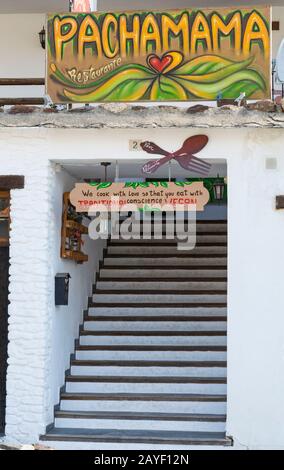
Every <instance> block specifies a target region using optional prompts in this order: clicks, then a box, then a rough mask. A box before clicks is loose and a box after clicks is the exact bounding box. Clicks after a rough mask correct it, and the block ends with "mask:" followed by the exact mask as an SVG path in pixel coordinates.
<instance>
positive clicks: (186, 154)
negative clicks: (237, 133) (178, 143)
mask: <svg viewBox="0 0 284 470" xmlns="http://www.w3.org/2000/svg"><path fill="white" fill-rule="evenodd" d="M208 140H209V139H208V137H207V136H206V135H202V134H199V135H194V136H192V137H189V138H188V139H186V140H185V141H184V143H183V145H182V147H181V148H180V149H179V150H177V151H176V152H174V153H170V152H167V151H166V150H163V149H162V148H161V147H159V146H158V145H156V144H155V143H154V142H149V141H146V142H142V143H141V147H142V149H143V150H144V151H145V152H147V153H151V154H156V155H164V158H160V159H158V160H154V161H149V162H147V163H146V164H145V165H144V166H143V168H142V173H150V174H152V173H154V172H155V171H156V170H157V169H158V168H159V167H160V166H162V165H164V164H165V163H167V162H169V161H170V160H172V159H173V158H174V159H175V160H177V162H178V163H179V164H180V166H181V167H182V168H184V169H186V170H191V171H194V172H196V173H200V174H202V175H207V174H208V173H209V171H210V168H211V165H210V164H209V163H207V162H205V161H203V160H201V159H200V158H198V157H195V156H194V154H195V153H198V152H200V151H201V150H202V149H203V148H204V147H205V146H206V145H207V143H208Z"/></svg>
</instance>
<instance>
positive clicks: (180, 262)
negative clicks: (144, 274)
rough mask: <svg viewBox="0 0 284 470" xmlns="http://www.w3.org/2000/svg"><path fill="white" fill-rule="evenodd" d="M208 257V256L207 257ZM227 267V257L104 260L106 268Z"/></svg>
mask: <svg viewBox="0 0 284 470" xmlns="http://www.w3.org/2000/svg"><path fill="white" fill-rule="evenodd" d="M206 256H208V255H206ZM226 265H227V257H226V256H224V257H221V256H220V255H218V257H217V256H216V257H215V256H214V257H209V256H208V257H206V258H199V257H198V258H197V257H192V256H190V255H188V256H184V257H176V258H175V257H171V258H169V257H167V256H164V257H161V258H157V257H145V256H140V257H137V258H136V257H135V258H134V257H126V256H122V257H114V256H109V257H108V256H106V257H105V258H104V267H108V266H136V267H137V268H139V266H166V267H167V266H171V267H173V266H177V267H180V266H187V267H190V266H208V267H209V266H226Z"/></svg>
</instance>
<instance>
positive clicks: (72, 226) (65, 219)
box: [61, 193, 88, 263]
mask: <svg viewBox="0 0 284 470" xmlns="http://www.w3.org/2000/svg"><path fill="white" fill-rule="evenodd" d="M70 217H72V218H70ZM73 217H74V219H76V218H77V214H76V211H75V208H74V207H73V206H72V204H71V202H70V198H69V193H64V195H63V213H62V228H61V258H64V259H70V260H73V261H76V262H77V263H84V262H86V261H88V255H86V254H85V253H83V252H82V245H83V243H84V242H83V241H82V236H83V235H87V234H88V227H86V226H85V225H83V224H82V223H80V222H77V221H76V220H73ZM79 220H80V219H79Z"/></svg>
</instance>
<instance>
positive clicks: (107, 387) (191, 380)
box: [65, 375, 227, 395]
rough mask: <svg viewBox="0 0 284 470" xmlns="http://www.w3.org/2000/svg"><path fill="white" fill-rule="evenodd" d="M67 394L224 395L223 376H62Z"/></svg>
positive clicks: (225, 388) (225, 387)
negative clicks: (64, 379)
mask: <svg viewBox="0 0 284 470" xmlns="http://www.w3.org/2000/svg"><path fill="white" fill-rule="evenodd" d="M65 387H66V392H69V393H128V392H129V391H130V390H131V393H137V394H139V393H153V394H154V393H156V394H161V393H174V394H178V393H190V394H209V395H216V394H226V391H227V386H226V379H225V378H223V377H221V378H220V377H180V376H179V377H165V376H160V377H153V376H152V377H149V376H146V377H145V376H125V375H122V376H100V375H99V376H88V375H87V376H82V375H68V376H67V377H66V385H65Z"/></svg>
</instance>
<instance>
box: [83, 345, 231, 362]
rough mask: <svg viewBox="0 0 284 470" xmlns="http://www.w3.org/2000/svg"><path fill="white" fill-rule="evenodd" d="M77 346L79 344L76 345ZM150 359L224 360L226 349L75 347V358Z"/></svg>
mask: <svg viewBox="0 0 284 470" xmlns="http://www.w3.org/2000/svg"><path fill="white" fill-rule="evenodd" d="M78 347H79V346H78ZM129 357H131V359H133V360H148V359H149V360H150V359H152V360H153V361H155V360H156V361H170V360H172V361H226V359H227V353H226V351H131V352H129V351H128V350H126V351H124V350H121V351H117V350H116V351H112V350H104V351H100V350H97V349H94V350H92V349H91V348H90V349H76V351H75V358H76V359H83V360H103V359H105V360H115V359H117V360H128V359H129Z"/></svg>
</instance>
